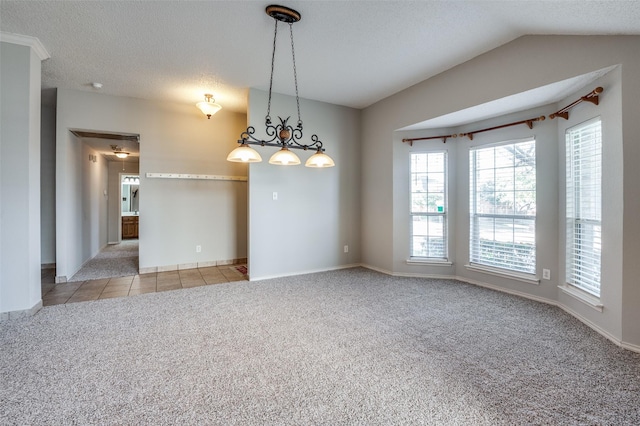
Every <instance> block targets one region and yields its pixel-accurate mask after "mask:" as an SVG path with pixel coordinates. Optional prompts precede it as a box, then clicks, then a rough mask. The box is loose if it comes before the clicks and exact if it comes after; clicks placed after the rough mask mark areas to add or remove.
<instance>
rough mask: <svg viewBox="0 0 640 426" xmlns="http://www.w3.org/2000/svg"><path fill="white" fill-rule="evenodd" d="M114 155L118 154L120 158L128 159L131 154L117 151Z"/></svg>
mask: <svg viewBox="0 0 640 426" xmlns="http://www.w3.org/2000/svg"><path fill="white" fill-rule="evenodd" d="M114 154H116V157H118V158H127V157H128V156H129V153H128V152H124V151H116V152H114Z"/></svg>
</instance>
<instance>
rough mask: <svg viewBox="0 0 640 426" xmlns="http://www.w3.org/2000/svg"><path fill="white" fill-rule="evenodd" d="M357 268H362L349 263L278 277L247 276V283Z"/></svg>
mask: <svg viewBox="0 0 640 426" xmlns="http://www.w3.org/2000/svg"><path fill="white" fill-rule="evenodd" d="M358 266H362V265H361V264H359V263H351V264H348V265H339V266H332V267H329V268H322V269H312V270H306V271H297V272H291V273H287V274H278V275H264V276H261V277H252V276H249V281H264V280H271V279H274V278H284V277H295V276H297V275H307V274H316V273H318V272H328V271H337V270H340V269H350V268H357V267H358Z"/></svg>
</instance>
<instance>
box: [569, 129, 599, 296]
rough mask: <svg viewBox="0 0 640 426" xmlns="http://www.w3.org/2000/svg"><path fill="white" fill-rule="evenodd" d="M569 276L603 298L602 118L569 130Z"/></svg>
mask: <svg viewBox="0 0 640 426" xmlns="http://www.w3.org/2000/svg"><path fill="white" fill-rule="evenodd" d="M566 149H567V158H566V161H567V167H566V168H567V192H566V197H567V199H566V206H567V207H566V226H567V235H566V247H567V257H566V274H567V276H566V279H567V283H568V284H570V285H573V286H576V287H578V288H580V289H582V290H584V291H587V292H589V293H591V294H593V295H595V296H598V297H600V258H601V251H602V242H601V216H602V191H601V182H602V135H601V124H600V119H595V120H591V121H588V122H586V123H583V124H580V125H578V126H576V127H572V128H571V129H568V130H567V132H566Z"/></svg>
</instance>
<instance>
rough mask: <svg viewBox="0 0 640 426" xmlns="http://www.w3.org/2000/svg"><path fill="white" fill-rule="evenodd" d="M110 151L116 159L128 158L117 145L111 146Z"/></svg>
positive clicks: (127, 154)
mask: <svg viewBox="0 0 640 426" xmlns="http://www.w3.org/2000/svg"><path fill="white" fill-rule="evenodd" d="M111 149H112V150H113V153H114V154H115V155H116V157H118V158H127V157H128V156H129V153H128V152H126V151H124V148H122V147H119V146H118V145H111Z"/></svg>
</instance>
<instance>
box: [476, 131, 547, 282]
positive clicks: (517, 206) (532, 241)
mask: <svg viewBox="0 0 640 426" xmlns="http://www.w3.org/2000/svg"><path fill="white" fill-rule="evenodd" d="M469 159H470V168H469V172H470V173H469V175H470V194H469V195H470V197H469V199H470V204H471V205H470V215H471V217H470V223H471V230H470V233H469V235H470V248H469V252H470V254H469V257H470V259H469V261H470V262H471V263H474V264H478V265H484V266H490V267H495V268H502V269H507V270H510V271H515V272H522V273H527V274H535V270H536V238H535V235H536V141H535V140H534V139H528V140H526V141H520V142H510V143H506V144H501V145H493V146H490V147H485V148H473V149H471V151H470V153H469Z"/></svg>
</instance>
